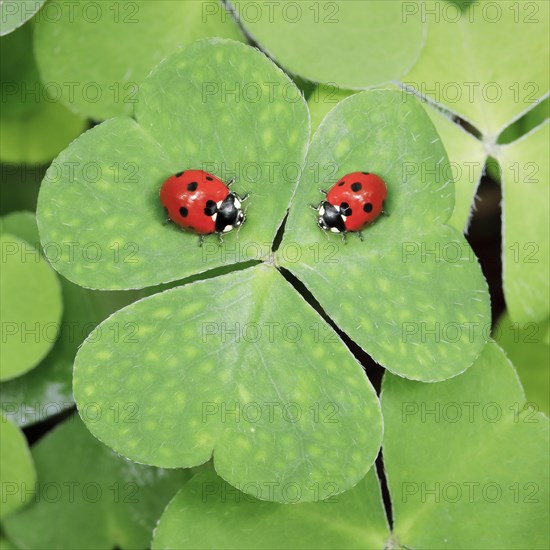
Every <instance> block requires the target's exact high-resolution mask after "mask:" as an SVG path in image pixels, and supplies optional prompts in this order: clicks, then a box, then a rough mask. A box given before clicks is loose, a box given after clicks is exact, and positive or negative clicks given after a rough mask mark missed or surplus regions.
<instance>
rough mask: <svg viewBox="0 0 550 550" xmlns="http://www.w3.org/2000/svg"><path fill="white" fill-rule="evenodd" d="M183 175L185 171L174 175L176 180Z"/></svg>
mask: <svg viewBox="0 0 550 550" xmlns="http://www.w3.org/2000/svg"><path fill="white" fill-rule="evenodd" d="M184 173H185V170H184V171H183V172H178V173H177V174H176V178H179V177H180V176H181V175H182V174H184Z"/></svg>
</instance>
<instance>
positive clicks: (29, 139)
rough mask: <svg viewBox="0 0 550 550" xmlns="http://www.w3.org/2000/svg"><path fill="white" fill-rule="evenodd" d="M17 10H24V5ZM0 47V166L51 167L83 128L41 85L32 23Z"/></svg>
mask: <svg viewBox="0 0 550 550" xmlns="http://www.w3.org/2000/svg"><path fill="white" fill-rule="evenodd" d="M34 3H35V4H36V2H34ZM9 4H10V5H14V4H15V2H9ZM18 8H20V9H21V10H24V9H25V7H24V6H23V5H21V6H18ZM0 47H1V48H2V57H1V59H0V76H1V79H2V85H1V91H2V112H1V114H0V120H1V122H2V124H1V125H0V160H2V162H22V163H28V164H31V163H39V162H47V161H50V160H51V159H52V158H53V157H54V156H55V155H57V154H58V153H59V151H61V150H62V149H63V148H64V147H66V146H67V145H68V144H69V143H70V142H71V140H73V139H74V138H75V137H76V136H78V135H79V134H80V132H82V130H83V129H84V127H85V125H86V123H85V121H84V120H83V119H82V118H81V117H80V116H77V115H75V114H73V113H71V112H70V111H69V110H67V109H66V108H65V107H64V106H63V105H62V104H61V103H59V101H57V98H56V97H55V93H54V92H52V91H51V90H49V88H48V87H46V86H45V85H44V84H43V83H42V82H41V81H40V78H39V76H38V70H37V68H36V63H35V60H34V57H33V52H32V22H29V23H27V24H26V25H23V26H22V27H21V28H19V29H17V30H16V31H15V32H12V33H11V34H9V35H7V36H4V37H2V38H0Z"/></svg>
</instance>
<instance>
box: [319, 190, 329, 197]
mask: <svg viewBox="0 0 550 550" xmlns="http://www.w3.org/2000/svg"><path fill="white" fill-rule="evenodd" d="M319 193H322V194H323V195H325V197H326V196H327V195H328V191H325V190H324V189H319Z"/></svg>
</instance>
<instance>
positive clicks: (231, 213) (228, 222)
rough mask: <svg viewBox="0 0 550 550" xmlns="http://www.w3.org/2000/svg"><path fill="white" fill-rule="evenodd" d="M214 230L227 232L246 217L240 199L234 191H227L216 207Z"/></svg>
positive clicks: (237, 225) (240, 223)
mask: <svg viewBox="0 0 550 550" xmlns="http://www.w3.org/2000/svg"><path fill="white" fill-rule="evenodd" d="M216 213H217V216H216V232H217V233H228V232H229V231H231V230H233V229H235V227H239V226H240V225H242V224H243V222H244V220H245V219H246V216H245V213H244V211H243V209H242V206H241V200H240V198H239V197H238V195H237V194H236V193H229V194H228V195H227V197H225V199H224V200H223V201H222V203H221V204H220V205H219V206H218V208H217V212H216Z"/></svg>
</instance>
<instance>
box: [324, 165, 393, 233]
mask: <svg viewBox="0 0 550 550" xmlns="http://www.w3.org/2000/svg"><path fill="white" fill-rule="evenodd" d="M321 192H322V193H324V194H325V195H326V197H327V198H326V199H325V200H324V201H321V203H320V204H319V206H316V207H314V208H315V210H317V211H318V213H319V219H318V221H317V223H318V225H319V227H320V228H321V229H323V230H324V231H331V232H332V233H341V234H342V238H345V234H346V233H347V232H348V231H351V232H357V233H358V234H359V237H361V233H360V232H361V230H362V229H364V228H365V227H366V226H367V225H369V224H371V223H372V222H373V221H374V220H376V218H378V216H380V214H384V201H385V200H386V194H387V189H386V184H385V183H384V180H383V179H382V178H380V177H379V176H377V175H375V174H370V173H369V172H352V173H351V174H347V175H345V176H344V177H343V178H341V179H339V180H338V181H337V182H336V183H335V184H334V185H333V186H332V188H331V189H330V191H329V192H328V193H326V192H325V191H321Z"/></svg>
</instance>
